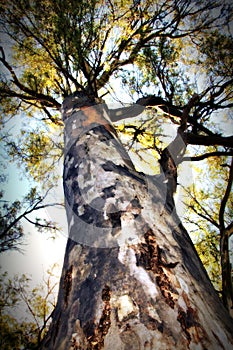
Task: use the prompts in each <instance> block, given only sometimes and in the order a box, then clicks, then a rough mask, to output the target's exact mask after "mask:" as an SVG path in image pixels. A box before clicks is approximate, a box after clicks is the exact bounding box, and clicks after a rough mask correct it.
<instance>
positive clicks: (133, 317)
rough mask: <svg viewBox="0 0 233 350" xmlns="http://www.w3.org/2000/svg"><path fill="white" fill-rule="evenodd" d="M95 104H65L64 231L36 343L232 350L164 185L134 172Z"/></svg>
mask: <svg viewBox="0 0 233 350" xmlns="http://www.w3.org/2000/svg"><path fill="white" fill-rule="evenodd" d="M83 101H84V103H83ZM97 102H98V101H96V100H95V98H94V97H93V98H92V97H90V96H89V97H86V96H83V97H82V96H80V95H78V94H76V95H74V96H71V97H69V98H68V99H67V100H66V101H65V102H64V104H63V116H64V121H65V144H66V148H65V166H64V192H65V198H66V209H67V218H68V223H69V232H70V237H69V239H68V242H67V247H66V253H65V259H64V266H63V272H62V276H61V282H60V290H59V296H58V301H57V306H56V308H55V311H54V314H53V321H52V324H51V327H50V330H49V332H48V335H47V336H46V338H45V340H44V343H43V349H56V350H63V349H65V350H68V349H69V350H71V349H76V350H77V349H79V350H102V349H104V350H110V349H111V350H113V349H114V350H130V349H132V350H139V349H147V350H149V349H151V350H156V349H158V350H160V349H169V350H172V349H179V350H187V349H191V350H194V349H195V350H196V349H200V350H204V349H206V350H207V349H208V350H212V349H213V350H214V349H216V350H218V349H227V350H228V349H230V348H231V347H232V346H233V338H232V334H233V323H232V320H231V319H230V317H229V315H228V313H227V311H226V310H225V309H224V307H223V306H222V304H221V301H220V299H219V298H218V296H217V294H216V292H215V290H214V288H213V286H212V285H211V283H210V281H209V279H208V276H207V274H206V271H205V270H204V268H203V266H202V264H201V262H200V259H199V257H198V255H197V253H196V251H195V248H194V246H193V244H192V242H191V240H190V238H189V236H188V234H187V232H186V231H185V229H184V227H183V226H182V224H181V223H180V221H179V219H178V217H177V216H176V214H175V211H173V212H169V211H168V210H167V209H166V207H165V200H166V193H165V194H164V185H163V183H160V182H159V180H158V181H153V180H152V179H153V178H152V177H146V175H144V174H143V173H138V172H136V171H135V169H134V167H133V164H132V162H131V160H130V159H129V157H128V155H127V154H126V153H125V151H124V149H123V147H122V145H121V143H120V141H119V140H118V138H117V136H116V133H115V130H114V128H113V126H112V124H111V121H110V119H109V118H108V115H107V112H106V109H105V106H104V105H97V106H95V104H96V103H97ZM86 103H87V104H86ZM87 106H89V108H86V107H87Z"/></svg>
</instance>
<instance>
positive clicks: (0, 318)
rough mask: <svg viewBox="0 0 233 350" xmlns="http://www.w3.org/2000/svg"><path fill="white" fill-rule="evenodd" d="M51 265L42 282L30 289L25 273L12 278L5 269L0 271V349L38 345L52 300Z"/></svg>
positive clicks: (54, 276)
mask: <svg viewBox="0 0 233 350" xmlns="http://www.w3.org/2000/svg"><path fill="white" fill-rule="evenodd" d="M55 268H56V266H55V265H54V266H52V267H51V268H50V269H49V270H48V271H47V275H46V276H44V279H43V283H42V284H40V285H38V286H36V287H34V288H33V289H32V287H31V286H30V280H31V279H30V277H28V276H27V275H22V276H20V277H19V276H16V275H15V276H14V277H13V278H9V277H8V274H7V272H5V273H3V274H2V275H1V284H0V303H1V305H0V306H1V313H0V328H1V341H0V342H1V348H2V349H4V350H7V349H12V348H14V349H22V348H23V349H39V347H40V343H41V340H42V338H43V336H44V334H46V332H47V330H48V325H49V322H50V320H51V313H52V311H53V309H54V307H55V302H56V288H57V279H58V276H56V274H55Z"/></svg>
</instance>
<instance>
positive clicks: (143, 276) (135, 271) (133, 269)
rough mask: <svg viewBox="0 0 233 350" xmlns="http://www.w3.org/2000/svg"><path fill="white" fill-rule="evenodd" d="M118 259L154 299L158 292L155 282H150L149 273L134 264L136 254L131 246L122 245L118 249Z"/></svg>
mask: <svg viewBox="0 0 233 350" xmlns="http://www.w3.org/2000/svg"><path fill="white" fill-rule="evenodd" d="M118 259H119V260H120V262H121V263H122V264H124V265H126V266H127V267H128V268H129V270H130V275H131V276H133V277H134V278H136V279H137V280H138V282H140V284H141V285H142V286H143V288H144V290H145V293H146V294H149V295H150V296H151V298H153V299H155V298H156V296H157V295H158V294H159V293H158V291H157V288H156V285H155V283H153V282H152V280H151V278H150V276H149V274H148V273H147V272H146V271H145V270H144V269H143V267H141V266H137V265H136V256H135V252H134V250H133V249H132V248H128V247H126V246H122V247H120V249H119V254H118Z"/></svg>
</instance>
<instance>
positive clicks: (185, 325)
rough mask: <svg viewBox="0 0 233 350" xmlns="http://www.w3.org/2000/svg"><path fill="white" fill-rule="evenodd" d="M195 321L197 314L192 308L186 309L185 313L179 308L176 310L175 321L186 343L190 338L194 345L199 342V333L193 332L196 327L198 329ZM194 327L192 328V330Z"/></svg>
mask: <svg viewBox="0 0 233 350" xmlns="http://www.w3.org/2000/svg"><path fill="white" fill-rule="evenodd" d="M196 320H197V312H196V311H195V310H194V309H193V308H192V307H190V306H189V307H188V308H187V311H184V310H183V309H182V308H181V307H179V309H178V316H177V321H178V322H179V323H180V325H181V328H182V330H183V331H184V333H185V335H186V337H187V339H188V341H189V342H190V341H191V339H192V338H194V341H195V342H196V343H198V342H199V336H198V334H200V332H198V331H195V330H196V327H199V326H200V325H199V323H198V322H197V321H196ZM193 327H194V328H193Z"/></svg>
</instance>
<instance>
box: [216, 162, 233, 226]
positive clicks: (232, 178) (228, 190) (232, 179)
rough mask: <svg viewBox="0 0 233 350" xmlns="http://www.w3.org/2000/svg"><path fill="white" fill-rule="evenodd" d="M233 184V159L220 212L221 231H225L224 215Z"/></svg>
mask: <svg viewBox="0 0 233 350" xmlns="http://www.w3.org/2000/svg"><path fill="white" fill-rule="evenodd" d="M232 183H233V157H232V159H231V166H230V171H229V179H228V183H227V187H226V191H225V194H224V196H223V199H222V201H221V205H220V210H219V224H220V228H221V230H224V229H225V223H224V213H225V208H226V205H227V201H228V198H229V196H230V193H231V187H232Z"/></svg>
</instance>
